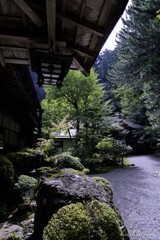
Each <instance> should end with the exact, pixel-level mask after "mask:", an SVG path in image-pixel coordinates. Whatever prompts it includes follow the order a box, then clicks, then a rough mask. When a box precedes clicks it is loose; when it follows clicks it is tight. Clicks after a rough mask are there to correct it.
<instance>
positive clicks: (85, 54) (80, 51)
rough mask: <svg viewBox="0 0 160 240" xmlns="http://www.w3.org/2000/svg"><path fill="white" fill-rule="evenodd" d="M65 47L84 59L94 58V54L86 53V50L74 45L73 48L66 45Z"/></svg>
mask: <svg viewBox="0 0 160 240" xmlns="http://www.w3.org/2000/svg"><path fill="white" fill-rule="evenodd" d="M67 47H68V48H69V49H72V50H73V51H76V52H78V53H80V54H82V55H84V56H86V57H91V58H92V57H94V52H92V51H88V50H87V49H85V48H83V47H80V46H78V45H74V46H72V45H68V46H67Z"/></svg>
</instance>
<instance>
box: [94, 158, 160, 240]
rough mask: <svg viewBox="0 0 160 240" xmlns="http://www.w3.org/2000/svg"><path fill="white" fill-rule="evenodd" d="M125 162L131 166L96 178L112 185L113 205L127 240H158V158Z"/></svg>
mask: <svg viewBox="0 0 160 240" xmlns="http://www.w3.org/2000/svg"><path fill="white" fill-rule="evenodd" d="M129 159H130V161H131V162H132V163H133V164H135V166H134V167H131V168H129V169H117V170H115V171H113V172H110V173H106V174H97V175H98V176H101V177H104V178H106V179H107V180H109V181H110V183H111V184H112V187H113V194H114V203H115V205H116V206H117V207H118V209H119V211H120V214H121V216H122V218H123V220H124V222H125V225H126V227H127V229H128V231H129V235H130V239H131V240H160V159H158V158H155V157H153V156H136V157H130V158H129ZM97 175H96V176H97Z"/></svg>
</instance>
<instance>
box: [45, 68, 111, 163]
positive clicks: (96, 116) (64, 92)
mask: <svg viewBox="0 0 160 240" xmlns="http://www.w3.org/2000/svg"><path fill="white" fill-rule="evenodd" d="M57 102H58V103H59V102H60V104H57ZM55 104H56V105H55ZM42 107H43V108H44V128H45V129H47V130H49V131H50V129H51V126H52V123H53V122H54V127H55V124H58V123H59V122H60V120H61V119H63V118H66V120H67V121H66V123H67V122H68V123H69V122H71V123H72V126H74V128H76V130H77V137H76V138H75V139H74V144H73V149H74V151H73V154H74V155H76V156H78V157H80V158H81V157H82V158H83V159H84V158H86V157H89V156H91V155H92V154H93V152H94V150H95V145H96V144H97V142H98V141H99V137H100V136H101V134H102V130H101V129H102V125H103V124H102V122H103V118H104V115H105V114H110V113H111V107H110V101H108V102H106V103H104V90H103V85H102V84H100V83H99V82H98V79H97V74H95V73H94V71H93V70H91V74H90V76H88V77H85V76H83V75H82V74H81V73H80V72H79V71H70V72H69V74H68V75H67V77H66V78H65V79H64V83H63V86H62V88H61V89H56V90H55V89H54V88H51V87H46V99H45V100H44V101H43V103H42ZM45 109H46V112H45ZM48 111H50V114H48ZM54 111H56V112H54ZM51 115H52V116H51ZM68 128H69V126H67V124H66V126H65V129H66V130H67V129H68Z"/></svg>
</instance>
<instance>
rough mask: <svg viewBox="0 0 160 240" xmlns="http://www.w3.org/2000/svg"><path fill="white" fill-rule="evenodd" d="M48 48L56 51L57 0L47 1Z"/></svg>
mask: <svg viewBox="0 0 160 240" xmlns="http://www.w3.org/2000/svg"><path fill="white" fill-rule="evenodd" d="M46 12H47V28H48V46H49V48H53V50H54V51H55V39H56V37H55V33H56V0H52V1H51V0H46Z"/></svg>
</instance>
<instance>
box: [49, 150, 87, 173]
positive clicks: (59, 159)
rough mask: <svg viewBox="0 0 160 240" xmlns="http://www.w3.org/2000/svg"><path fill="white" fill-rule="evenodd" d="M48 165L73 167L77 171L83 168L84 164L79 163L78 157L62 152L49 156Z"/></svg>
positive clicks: (60, 167)
mask: <svg viewBox="0 0 160 240" xmlns="http://www.w3.org/2000/svg"><path fill="white" fill-rule="evenodd" d="M49 166H50V167H56V168H59V169H62V168H73V169H76V170H79V171H82V170H83V169H84V166H83V165H82V164H81V163H80V160H79V158H77V157H73V156H71V155H70V154H69V153H62V154H58V155H56V156H54V157H50V161H49Z"/></svg>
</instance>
